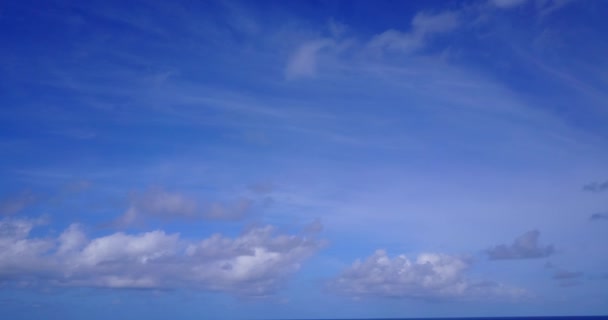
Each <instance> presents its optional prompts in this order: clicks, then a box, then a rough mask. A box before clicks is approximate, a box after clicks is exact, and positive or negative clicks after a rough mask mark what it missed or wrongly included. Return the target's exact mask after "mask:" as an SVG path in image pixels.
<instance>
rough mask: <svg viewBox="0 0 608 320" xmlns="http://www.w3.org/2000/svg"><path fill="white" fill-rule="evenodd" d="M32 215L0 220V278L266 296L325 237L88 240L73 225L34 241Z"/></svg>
mask: <svg viewBox="0 0 608 320" xmlns="http://www.w3.org/2000/svg"><path fill="white" fill-rule="evenodd" d="M35 226H36V222H35V221H30V220H23V219H22V220H8V219H4V220H0V279H2V280H3V281H4V282H5V283H15V284H17V283H19V284H22V283H24V282H27V283H29V284H30V285H38V284H44V285H55V286H86V287H104V288H140V289H142V288H154V289H156V288H160V289H166V288H194V289H201V290H208V291H222V292H227V293H231V294H235V295H241V296H266V295H271V294H273V293H275V292H276V291H277V290H279V289H281V288H282V287H283V286H284V285H285V282H286V281H287V279H288V278H289V276H291V275H292V274H293V273H295V272H296V271H297V270H298V269H299V268H300V266H301V265H302V263H303V262H304V261H305V260H306V259H307V258H308V257H310V256H311V255H313V254H314V253H316V252H317V250H319V249H320V248H321V247H322V246H323V241H321V240H319V239H316V238H314V237H307V236H296V235H286V234H277V232H276V230H275V229H274V228H273V227H271V226H265V227H258V228H252V229H249V230H247V231H246V232H244V233H242V234H241V235H239V236H237V237H226V236H223V235H221V234H215V235H212V236H210V237H207V238H203V239H199V240H189V239H188V240H187V239H182V238H181V236H180V235H179V234H178V233H173V234H168V233H166V232H164V231H162V230H155V231H149V232H143V233H137V234H127V233H122V232H117V233H113V234H109V235H106V236H101V237H97V238H89V237H88V236H87V235H86V233H85V232H84V230H83V227H82V226H80V225H77V224H73V225H71V226H70V227H68V228H67V229H66V230H65V231H64V232H63V233H61V234H60V235H59V236H58V237H57V238H48V237H47V238H40V239H39V238H35V237H32V236H31V230H32V228H34V227H35Z"/></svg>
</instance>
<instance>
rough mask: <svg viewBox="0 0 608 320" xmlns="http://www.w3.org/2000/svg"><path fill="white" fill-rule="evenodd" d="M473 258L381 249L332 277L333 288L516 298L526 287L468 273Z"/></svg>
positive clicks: (431, 295)
mask: <svg viewBox="0 0 608 320" xmlns="http://www.w3.org/2000/svg"><path fill="white" fill-rule="evenodd" d="M469 267H470V261H469V260H468V259H466V258H463V257H457V256H451V255H445V254H436V253H425V254H420V255H419V256H418V257H417V258H416V259H415V260H410V259H409V258H407V257H406V256H404V255H399V256H396V257H394V258H390V257H389V256H388V255H387V253H386V252H385V251H384V250H377V251H376V252H375V253H374V254H372V255H371V256H370V257H368V258H367V259H365V260H363V261H361V260H357V261H356V262H355V263H354V264H353V265H352V266H350V267H349V268H347V269H346V270H344V272H342V274H341V275H340V276H338V277H337V278H336V279H334V280H332V281H331V283H330V288H331V289H333V290H335V291H337V292H340V293H343V294H346V295H349V296H354V297H365V296H373V297H387V298H418V299H431V300H432V299H478V298H491V297H494V298H500V297H503V298H505V297H509V298H515V297H518V296H522V295H524V294H525V291H524V290H522V289H517V288H512V287H508V286H505V285H502V284H499V283H496V282H492V281H474V280H470V279H468V278H467V277H466V276H465V272H466V271H467V269H468V268H469Z"/></svg>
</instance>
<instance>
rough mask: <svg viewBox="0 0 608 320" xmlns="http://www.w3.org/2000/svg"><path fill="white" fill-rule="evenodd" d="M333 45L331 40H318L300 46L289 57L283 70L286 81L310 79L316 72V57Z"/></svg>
mask: <svg viewBox="0 0 608 320" xmlns="http://www.w3.org/2000/svg"><path fill="white" fill-rule="evenodd" d="M333 45H334V41H333V40H331V39H319V40H314V41H310V42H307V43H304V44H302V45H301V46H300V47H299V48H298V49H296V51H295V52H294V53H293V54H292V55H291V57H290V58H289V60H288V62H287V67H286V68H285V76H286V77H287V78H288V79H294V78H300V77H311V76H314V75H315V74H316V72H317V56H318V54H319V52H320V51H322V50H323V49H326V48H329V47H331V46H333Z"/></svg>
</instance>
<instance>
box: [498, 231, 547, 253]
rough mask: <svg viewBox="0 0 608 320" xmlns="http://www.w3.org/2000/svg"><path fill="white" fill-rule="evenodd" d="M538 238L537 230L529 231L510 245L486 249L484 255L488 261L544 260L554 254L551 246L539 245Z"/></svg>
mask: <svg viewBox="0 0 608 320" xmlns="http://www.w3.org/2000/svg"><path fill="white" fill-rule="evenodd" d="M539 237H540V232H539V231H538V230H531V231H528V232H526V233H524V234H522V235H521V236H519V237H517V238H515V240H514V241H513V243H512V244H510V245H506V244H501V245H497V246H495V247H494V248H491V249H488V250H487V251H486V254H487V255H488V258H489V259H490V260H509V259H535V258H544V257H548V256H550V255H552V254H553V253H555V248H554V247H553V245H547V246H541V245H539V243H538V238H539Z"/></svg>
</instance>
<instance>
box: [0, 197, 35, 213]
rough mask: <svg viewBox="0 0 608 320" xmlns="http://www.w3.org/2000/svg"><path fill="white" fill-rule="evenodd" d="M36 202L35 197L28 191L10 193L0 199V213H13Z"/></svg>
mask: <svg viewBox="0 0 608 320" xmlns="http://www.w3.org/2000/svg"><path fill="white" fill-rule="evenodd" d="M35 202H36V197H35V196H34V194H32V193H31V192H29V191H24V192H21V193H19V194H15V195H10V196H7V197H5V198H4V199H2V200H0V215H13V214H17V213H19V212H21V211H22V210H23V209H25V208H26V207H28V206H30V205H32V204H33V203H35Z"/></svg>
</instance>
